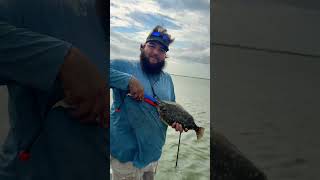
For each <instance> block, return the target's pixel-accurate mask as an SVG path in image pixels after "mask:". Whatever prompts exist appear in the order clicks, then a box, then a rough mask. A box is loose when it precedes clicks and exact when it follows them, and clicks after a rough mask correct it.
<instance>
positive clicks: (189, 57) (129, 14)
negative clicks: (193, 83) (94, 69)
mask: <svg viewBox="0 0 320 180" xmlns="http://www.w3.org/2000/svg"><path fill="white" fill-rule="evenodd" d="M110 4H111V8H110V10H111V15H110V17H111V25H110V26H111V34H110V45H111V54H110V55H111V58H125V59H135V60H138V58H139V53H140V51H139V47H140V44H141V43H144V42H145V39H146V37H147V35H148V34H149V32H150V31H151V30H152V29H153V28H154V27H155V26H156V25H158V24H159V25H162V26H164V27H165V28H167V29H168V32H169V33H170V34H171V35H172V36H173V37H174V38H175V42H174V43H173V44H172V45H171V46H170V51H169V52H168V55H169V58H168V61H167V62H168V67H169V66H171V64H175V65H184V64H186V67H187V66H190V64H192V66H197V64H199V68H200V67H201V68H204V67H208V68H209V66H208V64H209V63H210V57H209V55H210V49H209V48H210V1H209V0H111V2H110ZM175 65H172V67H171V68H168V69H169V70H170V71H175V70H174V69H175V68H173V67H174V66H175ZM177 67H178V66H177ZM179 67H180V66H179ZM201 68H200V69H199V71H202V69H201ZM208 68H207V69H206V70H203V71H206V72H207V71H208V72H209V71H210V70H209V69H208ZM173 73H174V72H173ZM179 73H180V74H181V73H183V74H184V75H185V74H186V73H187V72H183V71H182V72H179ZM200 76H203V75H200ZM205 76H207V75H205Z"/></svg>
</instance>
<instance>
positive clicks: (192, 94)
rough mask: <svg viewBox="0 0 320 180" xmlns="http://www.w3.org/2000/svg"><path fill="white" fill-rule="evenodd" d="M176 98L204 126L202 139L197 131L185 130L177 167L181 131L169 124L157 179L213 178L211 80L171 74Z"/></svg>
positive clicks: (206, 179)
mask: <svg viewBox="0 0 320 180" xmlns="http://www.w3.org/2000/svg"><path fill="white" fill-rule="evenodd" d="M172 79H173V82H174V85H175V93H176V101H177V102H178V103H179V104H181V105H182V106H183V107H184V108H185V109H186V110H187V111H188V112H190V114H191V115H193V117H194V118H195V121H196V124H197V125H198V126H201V127H204V128H205V134H204V136H203V138H202V139H201V140H199V141H197V140H196V139H197V138H196V135H195V132H194V131H193V130H189V131H188V132H187V133H182V135H181V144H180V152H179V161H178V167H177V168H175V162H176V155H177V149H178V141H179V133H178V132H176V131H175V130H174V129H172V128H168V131H167V139H166V144H165V146H164V148H163V154H162V156H161V159H160V162H159V165H158V168H157V174H156V179H157V180H195V179H197V180H208V179H210V128H209V127H210V81H209V80H203V79H193V78H187V77H178V76H172Z"/></svg>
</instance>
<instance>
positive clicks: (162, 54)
mask: <svg viewBox="0 0 320 180" xmlns="http://www.w3.org/2000/svg"><path fill="white" fill-rule="evenodd" d="M165 58H166V51H165V48H164V47H163V46H162V45H161V44H160V43H158V42H156V41H150V42H147V43H146V44H145V45H144V46H143V47H142V50H141V54H140V61H141V64H142V67H143V70H144V71H145V72H147V73H150V74H156V73H160V72H161V70H162V69H163V68H164V66H165Z"/></svg>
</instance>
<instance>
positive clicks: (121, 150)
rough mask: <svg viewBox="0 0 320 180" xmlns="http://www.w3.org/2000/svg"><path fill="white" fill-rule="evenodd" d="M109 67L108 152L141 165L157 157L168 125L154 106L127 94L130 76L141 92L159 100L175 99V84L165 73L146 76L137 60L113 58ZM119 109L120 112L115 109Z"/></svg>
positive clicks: (125, 160) (115, 156)
mask: <svg viewBox="0 0 320 180" xmlns="http://www.w3.org/2000/svg"><path fill="white" fill-rule="evenodd" d="M110 67H111V68H112V69H113V70H114V71H120V72H122V73H119V72H115V73H114V74H110V76H111V77H113V78H116V79H117V80H118V81H115V83H113V84H112V85H111V88H112V90H113V104H112V106H111V112H110V113H111V115H110V153H111V156H113V157H114V158H116V159H118V160H119V161H120V162H128V161H131V162H133V165H134V166H136V167H138V168H143V167H145V166H146V165H148V164H149V163H150V162H153V161H157V160H159V159H160V156H161V152H162V147H163V145H164V143H165V138H166V130H167V125H165V124H164V123H163V122H162V121H161V120H160V118H159V115H158V113H157V110H156V108H154V107H153V106H151V105H149V104H147V103H145V102H138V101H135V100H133V99H132V98H131V97H128V96H126V94H127V93H128V83H129V80H130V78H131V76H134V77H135V78H137V79H138V80H139V82H140V83H141V85H142V86H143V87H144V93H145V94H148V95H154V94H153V91H152V88H151V86H153V89H154V93H155V95H156V96H157V97H158V98H159V99H161V100H167V101H175V94H174V86H173V82H172V79H171V77H170V75H169V74H168V73H165V72H161V73H160V74H158V75H147V74H146V73H144V72H143V71H142V69H141V66H140V62H139V61H127V60H113V61H111V63H110ZM116 109H120V111H118V110H117V111H116Z"/></svg>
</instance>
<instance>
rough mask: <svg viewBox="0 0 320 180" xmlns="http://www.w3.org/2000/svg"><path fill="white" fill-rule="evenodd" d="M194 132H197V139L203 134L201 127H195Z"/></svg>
mask: <svg viewBox="0 0 320 180" xmlns="http://www.w3.org/2000/svg"><path fill="white" fill-rule="evenodd" d="M196 134H197V140H199V139H201V138H202V136H203V134H204V128H203V127H199V128H197V130H196Z"/></svg>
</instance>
